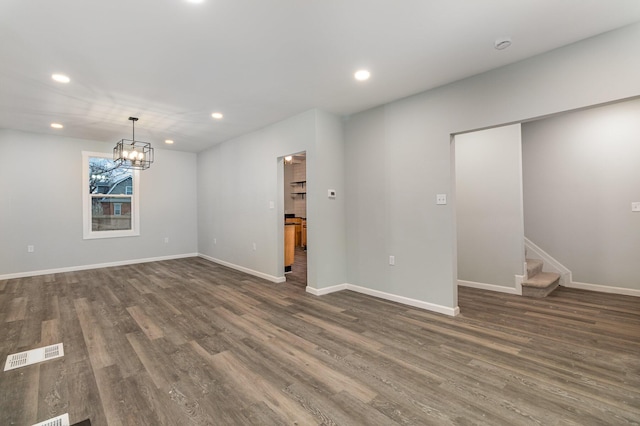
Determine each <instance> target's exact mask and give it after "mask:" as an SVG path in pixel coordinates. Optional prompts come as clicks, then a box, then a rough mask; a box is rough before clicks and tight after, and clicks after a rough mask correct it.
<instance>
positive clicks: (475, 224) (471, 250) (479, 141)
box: [455, 124, 524, 288]
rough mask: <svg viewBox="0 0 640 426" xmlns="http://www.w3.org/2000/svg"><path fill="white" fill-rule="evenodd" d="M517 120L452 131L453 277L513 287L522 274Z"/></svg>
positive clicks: (520, 165) (520, 182) (522, 235)
mask: <svg viewBox="0 0 640 426" xmlns="http://www.w3.org/2000/svg"><path fill="white" fill-rule="evenodd" d="M521 148H522V145H521V141H520V125H519V124H515V125H511V126H503V127H497V128H494V129H489V130H483V131H479V132H472V133H466V134H463V135H457V136H456V137H455V173H456V213H457V215H456V216H457V218H456V221H457V225H458V226H457V233H458V279H460V280H465V281H472V282H476V283H484V284H491V285H498V286H503V287H509V288H515V286H516V285H515V275H523V272H524V271H523V269H524V268H523V264H524V224H523V211H522V149H521Z"/></svg>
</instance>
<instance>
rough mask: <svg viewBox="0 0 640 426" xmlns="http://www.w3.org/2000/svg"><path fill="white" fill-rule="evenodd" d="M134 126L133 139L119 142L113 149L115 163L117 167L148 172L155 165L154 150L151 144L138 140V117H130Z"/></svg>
mask: <svg viewBox="0 0 640 426" xmlns="http://www.w3.org/2000/svg"><path fill="white" fill-rule="evenodd" d="M129 120H131V125H132V126H133V136H132V137H131V139H122V140H120V141H118V143H117V144H116V146H115V148H113V162H114V163H116V165H117V167H128V168H131V169H136V170H146V169H148V168H149V167H150V166H151V163H153V148H151V143H149V142H141V141H137V140H136V121H138V118H137V117H129Z"/></svg>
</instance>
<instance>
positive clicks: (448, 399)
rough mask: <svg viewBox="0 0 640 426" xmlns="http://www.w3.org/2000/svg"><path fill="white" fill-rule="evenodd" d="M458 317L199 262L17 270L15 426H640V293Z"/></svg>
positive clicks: (492, 305)
mask: <svg viewBox="0 0 640 426" xmlns="http://www.w3.org/2000/svg"><path fill="white" fill-rule="evenodd" d="M459 305H460V309H461V312H462V313H461V315H460V316H458V317H456V318H452V317H447V316H443V315H439V314H435V313H431V312H428V311H424V310H420V309H415V308H410V307H407V306H404V305H399V304H396V303H392V302H388V301H384V300H379V299H375V298H372V297H368V296H365V295H361V294H357V293H353V292H348V291H345V292H340V293H335V294H331V295H327V296H323V297H315V296H312V295H309V294H308V293H305V291H304V288H302V287H301V286H299V285H292V284H273V283H269V282H266V281H263V280H260V279H258V278H255V277H251V276H247V275H244V274H242V273H239V272H237V271H233V270H230V269H227V268H225V267H222V266H219V265H216V264H213V263H210V262H208V261H206V260H203V259H199V258H189V259H180V260H172V261H165V262H154V263H147V264H139V265H131V266H125V267H117V268H106V269H98V270H89V271H81V272H71V273H63V274H55V275H45V276H39V277H31V278H20V279H13V280H4V281H1V280H0V360H2V362H3V363H4V360H6V357H7V355H9V354H12V353H16V352H21V351H24V350H28V349H33V348H36V347H40V346H44V345H49V344H54V343H59V342H63V343H64V349H65V356H64V357H62V358H58V359H54V360H51V361H47V362H44V363H41V364H37V365H32V366H27V367H23V368H19V369H16V370H12V371H8V372H0V424H1V425H31V424H34V423H37V422H39V421H43V420H45V419H49V418H52V417H55V416H57V415H59V414H62V413H65V412H68V413H69V416H70V420H71V422H72V423H75V422H79V421H82V420H85V419H90V420H91V424H92V425H94V426H100V425H281V424H297V425H314V424H324V425H394V424H400V425H431V424H433V425H454V424H455V425H472V424H473V425H631V424H635V425H638V424H640V299H639V298H634V297H629V296H619V295H607V294H601V293H592V292H587V291H580V290H574V289H566V288H560V289H558V290H557V291H556V292H554V293H553V294H552V295H551V296H549V297H548V298H546V299H529V298H523V297H518V296H512V295H506V294H499V293H492V292H486V291H481V290H476V289H470V288H460V289H459Z"/></svg>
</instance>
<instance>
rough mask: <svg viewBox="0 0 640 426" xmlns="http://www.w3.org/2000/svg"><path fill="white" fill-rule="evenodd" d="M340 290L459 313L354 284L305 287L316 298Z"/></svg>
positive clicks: (455, 309) (453, 313) (430, 309)
mask: <svg viewBox="0 0 640 426" xmlns="http://www.w3.org/2000/svg"><path fill="white" fill-rule="evenodd" d="M342 290H351V291H355V292H356V293H362V294H366V295H368V296H373V297H377V298H379V299H385V300H390V301H392V302H397V303H402V304H403V305H409V306H413V307H415V308H420V309H425V310H427V311H432V312H437V313H439V314H444V315H449V316H456V315H458V314H459V313H460V308H459V307H457V306H456V307H455V308H450V307H448V306H442V305H436V304H435V303H429V302H425V301H422V300H417V299H411V298H409V297H404V296H399V295H397V294H391V293H385V292H383V291H379V290H373V289H370V288H367V287H361V286H358V285H354V284H346V283H345V284H338V285H334V286H331V287H325V288H321V289H316V288H313V287H309V286H307V292H308V293H311V294H313V295H316V296H322V295H325V294H329V293H334V292H336V291H342Z"/></svg>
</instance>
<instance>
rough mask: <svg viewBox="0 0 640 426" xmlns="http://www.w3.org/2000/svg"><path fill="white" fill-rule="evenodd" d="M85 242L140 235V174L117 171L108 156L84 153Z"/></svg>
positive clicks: (124, 170)
mask: <svg viewBox="0 0 640 426" xmlns="http://www.w3.org/2000/svg"><path fill="white" fill-rule="evenodd" d="M82 181H83V185H82V201H83V222H84V223H83V225H84V229H83V236H84V238H85V239H93V238H112V237H129V236H136V235H140V231H139V229H140V216H139V214H138V206H139V202H138V199H139V191H138V187H139V185H138V184H139V172H138V171H135V170H131V169H127V168H125V167H118V168H116V166H115V164H114V163H113V161H112V160H111V157H110V155H109V154H104V153H96V152H83V153H82Z"/></svg>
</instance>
